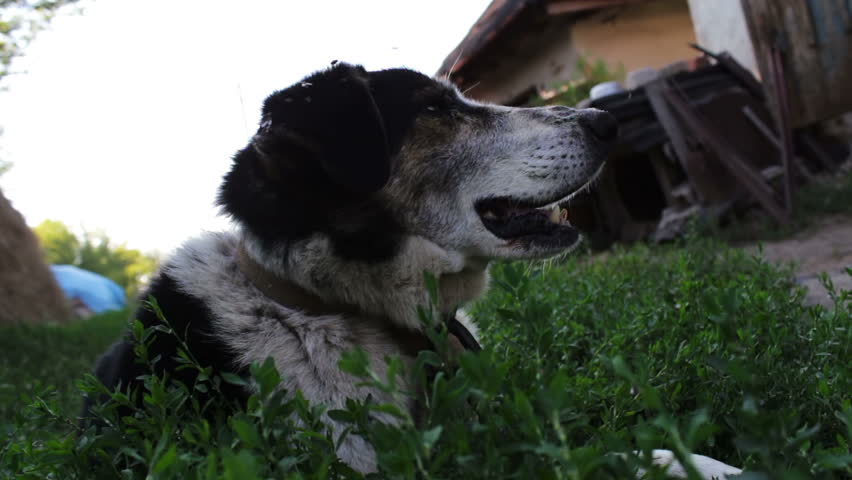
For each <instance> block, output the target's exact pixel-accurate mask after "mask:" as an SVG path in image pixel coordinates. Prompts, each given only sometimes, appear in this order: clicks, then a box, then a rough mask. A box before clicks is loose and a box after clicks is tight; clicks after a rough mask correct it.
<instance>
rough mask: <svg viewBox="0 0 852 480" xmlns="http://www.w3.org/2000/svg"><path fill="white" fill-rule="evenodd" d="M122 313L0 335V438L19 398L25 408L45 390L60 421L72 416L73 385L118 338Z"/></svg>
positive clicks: (76, 399) (76, 402) (76, 394)
mask: <svg viewBox="0 0 852 480" xmlns="http://www.w3.org/2000/svg"><path fill="white" fill-rule="evenodd" d="M128 314H129V312H128V311H127V310H121V311H110V312H106V313H103V314H101V315H97V316H93V317H91V318H88V319H86V320H82V321H79V322H75V323H73V324H70V325H47V326H45V325H31V324H26V323H21V324H18V325H14V326H8V327H4V328H3V329H2V331H0V352H2V353H0V438H5V435H6V434H7V433H8V431H7V428H8V427H9V425H8V424H7V423H6V422H7V421H11V419H13V418H14V415H15V414H16V413H17V412H18V410H19V409H20V407H21V406H22V404H21V403H18V400H19V397H23V398H26V399H27V400H26V401H27V402H31V401H33V399H34V396H35V395H37V394H38V393H40V392H42V391H43V390H44V389H46V388H48V387H49V388H50V389H51V391H52V392H53V393H52V395H53V396H54V397H55V400H56V403H57V405H58V407H57V411H58V412H60V413H61V414H63V415H76V414H77V413H78V410H79V408H80V403H81V398H82V397H81V395H80V391H79V389H77V388H76V387H75V385H74V382H75V380H76V379H77V378H79V377H80V376H81V375H82V373H83V372H86V371H89V370H91V368H92V365H93V363H94V359H95V357H96V356H97V355H99V354H100V353H101V352H103V351H104V350H105V349H106V347H107V346H108V345H109V344H110V343H112V342H113V341H115V339H116V338H118V336H119V334H120V332H121V330H122V329H123V328H124V327H125V325H126V324H127V316H128Z"/></svg>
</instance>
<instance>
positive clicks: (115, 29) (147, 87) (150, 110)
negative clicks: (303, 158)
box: [0, 0, 489, 253]
mask: <svg viewBox="0 0 852 480" xmlns="http://www.w3.org/2000/svg"><path fill="white" fill-rule="evenodd" d="M488 3H489V0H376V1H353V0H341V1H313V0H299V1H284V0H279V1H271V0H270V1H261V0H227V1H225V0H223V1H218V0H215V1H211V0H207V1H195V0H180V1H175V0H99V1H96V2H92V1H86V0H84V1H83V2H82V3H81V5H82V6H84V7H85V10H84V13H83V14H82V15H76V16H60V17H57V18H55V19H54V21H53V23H52V25H51V27H50V29H49V30H47V31H43V32H41V33H40V34H39V36H38V37H37V38H36V40H35V42H33V43H32V44H31V45H30V48H29V49H28V50H27V55H26V56H25V57H21V58H19V59H18V60H16V61H15V63H14V64H13V70H15V71H23V72H25V73H23V74H18V75H12V76H9V77H7V78H6V80H5V81H4V84H5V86H7V87H8V91H7V92H5V93H0V126H2V127H3V129H4V133H3V135H2V136H0V146H2V156H3V157H2V158H4V159H6V160H11V161H12V162H13V163H14V167H13V168H12V170H11V171H10V172H9V173H7V174H5V175H4V176H2V177H0V188H2V189H3V191H4V193H5V195H6V196H7V197H8V198H9V199H10V200H11V201H12V203H13V204H14V206H15V207H16V208H17V209H18V210H19V211H20V212H21V213H22V214H23V215H24V216H25V217H26V219H27V223H29V224H30V225H33V226H34V225H37V224H38V223H40V222H41V221H42V220H44V219H48V218H50V219H58V220H61V221H63V222H65V223H66V224H68V225H70V226H71V227H72V228H75V229H82V228H85V229H88V230H99V229H100V230H103V231H104V232H105V233H107V235H109V236H110V237H111V238H112V239H113V240H115V241H117V242H125V243H126V244H127V245H128V246H129V247H132V248H140V249H142V250H145V251H150V250H159V251H161V252H164V253H165V252H167V251H168V250H170V249H172V248H174V247H176V246H178V245H179V244H180V243H181V242H182V241H183V240H184V239H186V238H188V237H190V236H193V235H195V234H197V233H199V232H200V231H202V230H219V229H222V228H227V227H228V224H227V221H226V220H225V219H224V218H223V217H217V209H215V208H214V207H213V200H214V197H215V194H216V188H217V187H218V184H219V181H220V179H221V177H222V175H223V174H224V173H225V172H226V171H227V169H228V167H229V165H230V158H231V155H232V154H233V153H234V152H235V151H236V150H237V149H239V148H241V147H243V146H244V145H245V143H246V141H247V140H248V138H249V136H250V135H251V133H252V132H253V131H254V130H255V127H256V125H257V121H258V116H259V111H260V106H261V103H262V101H263V99H264V98H265V97H266V95H268V94H269V93H271V92H272V91H274V90H276V89H280V88H284V87H287V86H289V85H290V84H291V83H294V82H296V81H297V80H299V79H300V78H301V77H303V76H305V75H306V74H309V73H311V72H312V71H314V70H317V69H321V68H324V67H325V66H327V65H328V64H329V63H330V62H331V60H335V59H337V60H341V61H348V62H352V63H361V64H363V65H364V66H365V67H367V68H368V69H378V68H387V67H396V66H407V67H410V68H413V69H416V70H420V71H422V72H424V73H426V74H428V75H432V74H434V73H435V71H436V70H437V69H438V67H439V66H440V64H441V62H442V61H443V59H444V57H445V56H446V55H448V54H449V52H450V51H451V50H452V49H453V48H455V46H456V45H457V44H458V42H459V41H460V40H461V39H462V37H463V36H464V34H465V33H466V32H467V30H468V29H469V28H470V26H471V25H472V24H473V22H474V21H475V20H476V19H477V18H478V17H479V15H480V13H481V12H482V11H483V10H484V9H485V7H486V6H487V4H488Z"/></svg>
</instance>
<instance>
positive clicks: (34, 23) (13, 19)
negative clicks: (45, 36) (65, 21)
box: [0, 0, 76, 81]
mask: <svg viewBox="0 0 852 480" xmlns="http://www.w3.org/2000/svg"><path fill="white" fill-rule="evenodd" d="M75 2H76V0H0V81H2V80H3V77H5V76H6V75H8V74H9V73H11V72H10V70H9V65H10V64H11V63H12V60H13V59H14V58H15V57H17V56H19V55H21V54H23V51H24V49H25V48H26V46H27V45H28V44H29V43H30V41H32V39H33V38H34V37H35V35H36V33H38V31H39V30H41V29H43V28H44V27H45V26H46V25H47V23H48V22H49V21H50V19H51V18H52V17H53V16H54V15H55V14H56V12H57V11H58V10H59V9H60V8H62V7H64V6H66V5H68V4H71V3H75Z"/></svg>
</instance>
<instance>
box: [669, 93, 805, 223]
mask: <svg viewBox="0 0 852 480" xmlns="http://www.w3.org/2000/svg"><path fill="white" fill-rule="evenodd" d="M663 95H664V96H665V98H666V100H667V101H668V102H669V103H670V104H671V106H672V107H673V108H674V110H675V112H677V114H678V116H679V117H680V118H681V120H683V123H684V124H685V125H686V127H687V128H688V129H689V130H690V131H691V132H692V134H693V135H695V136H696V137H697V138H698V139H699V140H700V141H701V143H703V144H704V145H706V146H707V147H709V148H711V149H713V150H714V151H715V152H716V154H717V156H718V158H719V160H720V161H721V162H722V163H723V164H724V165H725V166H726V167H727V168H728V170H729V171H730V172H731V173H732V174H733V175H734V178H736V179H737V180H739V181H740V183H741V184H742V185H743V186H744V187H746V189H748V191H749V192H750V193H751V194H752V195H754V197H755V198H756V199H757V201H758V203H760V205H761V206H762V207H763V208H764V209H765V210H766V211H767V212H769V214H770V215H772V217H773V218H775V220H776V221H778V222H779V223H782V224H785V223H787V222H788V221H789V216H788V214H787V211H786V210H785V209H784V208H782V207H781V206H780V205H779V204H778V202H777V201H776V200H775V198H774V197H775V192H774V191H773V190H772V187H770V186H769V184H767V183H766V181H765V180H764V179H763V177H762V176H761V174H760V172H758V171H756V170H755V169H754V168H753V167H752V166H751V165H749V163H748V161H747V160H746V159H745V158H743V157H742V155H740V153H739V152H738V151H737V150H736V149H735V148H733V147H732V146H731V145H730V144H729V143H728V142H726V141H725V138H724V136H723V135H720V134H719V133H718V132H717V131H716V129H715V127H714V126H713V125H712V124H710V123H709V122H706V121H703V120H702V119H701V117H700V116H699V114H698V113H697V112H695V111H694V110H693V109H692V108H691V107H690V106H689V104H688V103H687V101H686V100H685V99H684V98H683V97H682V95H681V94H679V93H677V92H676V91H674V90H673V89H672V88H666V89H664V90H663Z"/></svg>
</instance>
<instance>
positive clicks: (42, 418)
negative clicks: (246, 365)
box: [0, 242, 852, 479]
mask: <svg viewBox="0 0 852 480" xmlns="http://www.w3.org/2000/svg"><path fill="white" fill-rule="evenodd" d="M494 270H495V271H494V288H493V289H492V291H491V292H490V293H489V294H488V296H487V298H486V299H484V301H482V302H481V303H480V304H478V305H477V306H476V308H475V309H474V312H473V313H474V317H475V318H477V319H479V320H480V325H481V327H482V335H483V344H484V346H485V349H484V350H483V352H481V353H478V354H473V353H470V352H467V353H465V354H463V355H462V356H461V358H460V359H459V362H458V364H459V365H458V368H457V369H454V368H450V367H449V366H448V365H446V364H445V363H444V362H443V361H442V357H441V355H436V354H434V353H429V352H423V353H421V355H420V357H419V358H418V361H417V362H416V363H415V365H414V367H413V369H414V370H413V373H414V374H415V375H422V374H423V369H424V368H425V366H427V365H428V366H430V367H431V368H432V369H433V370H434V371H437V374H436V375H435V381H434V382H433V383H432V384H431V386H430V387H429V388H428V389H427V391H426V392H424V393H423V396H422V397H421V398H420V400H421V401H422V402H424V404H425V405H428V414H427V417H426V419H425V422H424V424H423V425H420V426H414V424H413V422H412V421H411V419H410V418H408V416H407V414H406V413H405V412H399V411H397V410H396V409H395V408H394V407H392V406H389V405H377V404H375V403H374V402H372V401H370V400H367V401H363V402H358V401H351V402H349V403H348V404H347V405H346V408H344V409H340V410H332V411H326V410H324V409H323V408H322V407H321V406H312V405H308V404H307V403H306V402H305V401H304V399H303V398H302V397H301V396H299V395H298V394H295V395H286V394H285V392H282V391H280V390H278V389H276V388H275V387H276V385H278V382H279V379H280V377H279V374H278V372H276V371H275V369H274V368H273V366H272V364H271V363H270V362H266V363H264V364H261V365H255V366H254V367H253V368H252V372H251V378H241V377H236V376H233V375H228V376H223V377H221V378H220V377H215V376H212V375H210V372H209V370H205V369H203V368H201V367H200V366H198V365H197V364H196V363H195V362H194V360H193V359H192V358H191V357H190V356H189V355H181V358H182V359H183V360H182V362H183V364H184V367H185V368H194V369H198V370H200V371H201V372H202V375H201V376H200V377H199V380H198V381H197V382H196V384H194V385H183V384H179V383H175V382H171V381H170V380H168V379H162V378H156V377H147V378H146V379H145V392H144V394H145V401H144V402H143V405H142V406H141V407H138V408H137V407H134V406H132V405H130V404H129V403H128V397H127V395H126V394H125V393H122V392H119V393H109V392H106V391H105V390H104V389H103V387H101V386H100V385H98V383H97V382H95V381H93V379H92V378H90V377H88V378H87V379H86V380H85V381H83V382H82V383H81V386H82V387H83V388H84V389H85V390H86V391H88V392H90V393H91V394H94V393H104V394H110V395H111V396H112V398H113V400H114V404H113V405H111V406H107V407H105V408H101V409H99V410H98V413H97V414H98V415H99V416H100V418H101V419H102V420H103V422H104V424H105V427H104V428H103V429H102V430H101V431H99V432H98V431H95V429H93V428H89V429H86V430H78V429H77V427H75V426H72V425H73V423H74V422H73V420H72V419H68V418H67V417H66V416H65V415H64V414H63V413H62V412H64V411H67V408H65V407H64V405H63V403H62V402H63V401H64V399H63V398H61V397H59V396H57V395H56V394H54V393H52V391H50V390H44V391H42V392H41V394H39V395H33V394H28V395H27V396H25V398H24V399H23V400H22V401H21V402H20V403H19V404H18V405H19V406H18V408H16V409H15V414H14V418H7V419H6V420H5V421H6V422H7V423H9V426H8V427H7V431H10V432H12V434H11V435H10V437H9V440H7V441H5V443H0V478H28V479H29V478H62V479H81V478H116V477H120V478H127V479H143V478H152V479H154V478H156V479H172V478H174V479H185V478H193V479H202V478H203V479H208V478H209V479H213V478H234V479H237V478H239V479H255V478H256V479H261V478H263V479H266V478H305V479H307V478H360V476H359V475H358V474H356V473H354V472H352V471H351V470H349V469H348V468H347V467H346V466H345V465H343V464H341V463H340V462H339V461H337V460H336V459H335V457H334V455H333V451H334V446H335V445H337V444H339V442H340V441H341V437H340V436H335V435H333V434H332V433H331V432H329V431H328V430H327V429H326V428H325V427H324V426H323V425H322V423H321V422H320V419H321V418H322V416H323V415H324V414H325V415H328V416H329V417H331V418H334V419H335V420H337V421H339V422H342V423H343V424H345V425H349V430H348V431H347V432H346V434H355V433H357V434H363V435H364V436H365V437H366V438H368V439H369V441H370V442H371V443H372V444H373V445H374V446H375V448H376V451H377V452H378V460H379V464H380V468H381V474H380V475H379V476H378V478H424V479H428V478H472V479H476V478H489V479H493V478H518V479H527V478H536V479H538V478H543V479H563V478H565V479H592V478H595V479H598V478H602V479H606V478H620V479H623V478H632V477H633V472H634V471H635V469H636V468H639V467H644V468H646V469H647V468H650V464H649V461H648V458H647V453H648V451H649V450H650V449H651V448H670V449H672V450H674V451H675V452H676V453H677V454H678V455H680V456H681V457H682V458H683V455H684V454H685V453H686V452H689V451H696V452H698V453H702V454H709V455H711V456H715V457H717V458H719V459H722V460H724V461H726V462H728V463H732V464H741V465H745V466H746V467H747V468H748V469H749V470H750V471H751V472H752V473H751V475H752V476H751V477H749V478H773V479H775V478H778V479H804V478H820V479H831V478H850V476H852V453H850V441H852V401H850V397H849V392H850V391H852V371H850V370H852V312H850V308H852V295H850V293H849V292H846V293H840V292H836V294H835V299H836V307H835V308H834V309H832V310H826V309H823V308H822V307H806V306H804V305H803V304H802V292H799V291H794V292H793V293H792V294H791V288H793V285H792V284H791V282H790V281H789V280H788V277H789V275H788V273H789V272H785V271H778V270H776V269H775V268H773V267H770V266H769V265H766V264H764V263H762V262H761V261H759V260H757V259H755V258H750V257H747V256H745V255H744V254H743V253H740V252H736V251H730V250H727V249H725V248H724V247H722V246H720V245H719V244H716V243H712V242H697V243H693V244H691V245H689V246H687V247H686V248H669V247H667V248H655V249H651V248H648V247H645V246H637V247H634V248H631V249H627V250H617V251H616V252H615V253H614V254H613V255H611V256H610V257H609V258H607V259H606V260H600V261H588V260H577V259H574V260H568V261H564V262H562V263H556V262H552V263H550V264H547V265H545V266H530V265H527V264H522V263H509V264H502V265H498V266H497V267H496V268H495V269H494ZM850 274H852V271H850ZM155 311H156V309H155ZM421 315H422V319H423V320H424V321H427V320H429V319H430V318H431V312H430V306H425V308H424V309H423V310H422V311H421ZM164 320H166V319H164ZM93 326H96V325H94V324H93ZM33 328H36V327H33ZM160 330H161V332H160V333H162V334H169V333H170V332H169V329H168V328H161V329H160ZM132 331H133V332H134V335H136V337H137V338H139V339H141V340H142V346H141V347H140V348H139V349H138V351H137V355H138V356H139V357H140V359H142V360H143V361H147V362H154V361H156V359H151V358H148V354H147V349H146V348H145V340H146V339H148V338H150V335H151V334H152V333H153V332H152V331H146V330H144V329H142V327H141V325H139V324H135V326H134V327H133V329H132ZM2 333H4V335H2V337H8V335H5V334H6V333H7V331H6V332H2ZM13 333H14V332H13ZM433 338H434V339H435V340H436V341H437V342H438V348H437V350H438V352H440V351H441V350H442V349H443V348H445V347H446V345H445V344H443V343H442V340H441V337H440V336H439V335H433ZM14 351H15V350H14V349H13V350H12V351H11V352H10V351H9V350H6V349H0V355H5V356H14V353H12V352H14ZM43 353H44V354H45V355H47V356H48V357H50V356H51V352H50V351H49V350H45V351H44V352H43ZM91 355H94V350H93V351H92V352H91ZM61 358H62V357H54V358H53V361H56V362H61ZM389 361H391V362H392V363H391V365H392V367H391V368H389V369H388V370H389V374H388V376H387V377H386V378H381V377H379V376H377V375H376V374H375V373H374V372H373V370H372V369H371V368H370V365H368V364H367V363H366V357H365V356H364V355H362V354H359V353H358V352H353V353H351V354H348V355H346V356H345V357H344V358H343V359H342V361H341V367H342V368H344V369H345V370H346V371H347V372H349V373H351V374H354V375H358V376H361V377H363V381H364V382H365V383H368V384H372V385H374V386H375V387H377V388H380V389H382V390H384V391H388V392H392V393H394V394H397V395H404V393H403V392H399V390H398V387H397V386H398V385H399V381H398V380H399V378H400V377H399V376H400V375H403V374H405V373H403V370H404V369H403V367H402V364H401V363H400V362H399V361H398V360H394V359H389ZM67 373H68V372H66V374H67ZM4 375H5V372H2V371H0V378H6V377H5V376H4ZM17 381H22V379H21V378H19V379H17ZM223 382H229V383H236V384H246V383H250V384H254V385H256V387H255V389H254V390H255V392H256V393H255V394H254V395H253V396H252V397H251V399H250V401H249V402H248V405H247V406H246V407H245V408H243V409H240V410H239V411H238V412H237V413H235V414H231V415H226V414H225V413H224V412H222V411H219V410H215V409H213V408H211V406H209V405H206V404H203V403H200V402H199V401H198V396H194V395H192V393H193V392H210V391H213V392H215V391H216V390H217V389H220V388H221V386H222V385H223ZM117 405H123V406H125V407H127V408H128V409H129V410H128V411H129V412H130V413H129V414H126V415H124V416H121V415H120V414H119V411H118V410H117V409H116V406H117ZM377 415H383V416H388V415H390V416H392V417H396V418H398V419H399V421H400V425H399V426H388V425H386V424H383V423H379V422H375V421H371V420H370V419H371V418H372V417H375V416H377ZM3 421H4V420H3V419H0V422H3ZM634 451H636V452H638V453H637V454H633V453H631V452H634ZM613 452H621V453H624V455H618V454H614V453H613ZM645 478H651V479H653V478H663V476H662V475H661V473H660V472H659V469H651V471H650V472H649V473H648V475H647V476H646V477H645Z"/></svg>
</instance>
